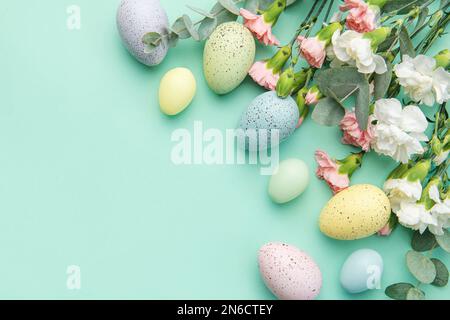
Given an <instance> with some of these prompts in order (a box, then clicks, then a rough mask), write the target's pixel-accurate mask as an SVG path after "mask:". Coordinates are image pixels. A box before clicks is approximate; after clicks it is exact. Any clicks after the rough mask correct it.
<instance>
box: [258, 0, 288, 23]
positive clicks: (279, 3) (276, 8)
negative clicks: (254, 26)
mask: <svg viewBox="0 0 450 320" xmlns="http://www.w3.org/2000/svg"><path fill="white" fill-rule="evenodd" d="M284 9H286V0H276V1H274V2H273V3H272V4H271V5H270V7H269V8H268V9H267V10H266V11H264V13H263V17H264V21H265V22H266V23H268V24H270V25H272V26H274V25H275V24H276V23H277V21H278V18H279V17H280V15H281V14H282V13H283V11H284Z"/></svg>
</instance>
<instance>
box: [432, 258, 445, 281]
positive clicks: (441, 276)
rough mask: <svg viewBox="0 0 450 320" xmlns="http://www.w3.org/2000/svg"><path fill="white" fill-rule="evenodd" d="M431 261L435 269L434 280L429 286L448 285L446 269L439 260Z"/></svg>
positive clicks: (433, 259)
mask: <svg viewBox="0 0 450 320" xmlns="http://www.w3.org/2000/svg"><path fill="white" fill-rule="evenodd" d="M431 261H433V263H434V266H435V267H436V278H435V279H434V281H433V282H432V283H431V284H432V285H433V286H436V287H445V286H446V285H447V283H448V269H447V267H446V266H445V264H444V263H443V262H442V261H441V260H439V259H436V258H431Z"/></svg>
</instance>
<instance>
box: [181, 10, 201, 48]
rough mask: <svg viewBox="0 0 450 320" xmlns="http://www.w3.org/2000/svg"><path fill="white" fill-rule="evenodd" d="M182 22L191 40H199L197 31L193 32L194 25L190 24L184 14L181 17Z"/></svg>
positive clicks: (189, 20)
mask: <svg viewBox="0 0 450 320" xmlns="http://www.w3.org/2000/svg"><path fill="white" fill-rule="evenodd" d="M183 21H184V24H185V26H186V29H187V30H188V32H189V34H190V35H191V37H192V39H194V40H196V41H198V40H200V37H199V35H198V32H197V30H195V28H194V25H193V24H192V20H191V18H189V16H188V15H186V14H185V15H183Z"/></svg>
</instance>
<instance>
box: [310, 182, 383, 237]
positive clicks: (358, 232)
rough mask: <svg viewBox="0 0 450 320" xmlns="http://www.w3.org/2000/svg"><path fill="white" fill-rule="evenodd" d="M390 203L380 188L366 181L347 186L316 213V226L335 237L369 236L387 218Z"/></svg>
mask: <svg viewBox="0 0 450 320" xmlns="http://www.w3.org/2000/svg"><path fill="white" fill-rule="evenodd" d="M390 215H391V205H390V203H389V199H388V198H387V196H386V195H385V194H384V192H383V191H382V190H381V189H379V188H377V187H375V186H373V185H369V184H361V185H355V186H352V187H349V188H347V189H345V190H343V191H341V192H339V193H338V194H336V195H335V196H334V197H333V198H331V200H330V201H328V203H327V204H326V205H325V207H324V208H323V210H322V213H321V214H320V219H319V225H320V230H321V231H322V232H323V233H324V234H326V235H327V236H329V237H331V238H334V239H338V240H356V239H361V238H365V237H369V236H371V235H373V234H375V233H376V232H377V231H379V230H380V229H381V228H383V227H384V226H385V225H386V224H387V223H388V221H389V217H390Z"/></svg>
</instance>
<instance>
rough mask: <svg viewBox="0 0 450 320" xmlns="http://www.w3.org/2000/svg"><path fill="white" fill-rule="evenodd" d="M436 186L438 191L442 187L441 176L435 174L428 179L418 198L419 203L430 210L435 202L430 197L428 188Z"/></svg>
mask: <svg viewBox="0 0 450 320" xmlns="http://www.w3.org/2000/svg"><path fill="white" fill-rule="evenodd" d="M433 186H436V187H437V188H438V189H439V190H440V191H441V189H442V180H441V177H438V176H435V177H432V178H431V179H430V181H429V182H428V184H427V185H426V186H425V188H424V189H423V191H422V197H421V198H420V200H419V203H422V204H423V205H425V209H427V210H430V209H431V208H433V206H434V205H435V204H436V202H434V200H433V199H431V198H430V189H431V188H432V187H433Z"/></svg>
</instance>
